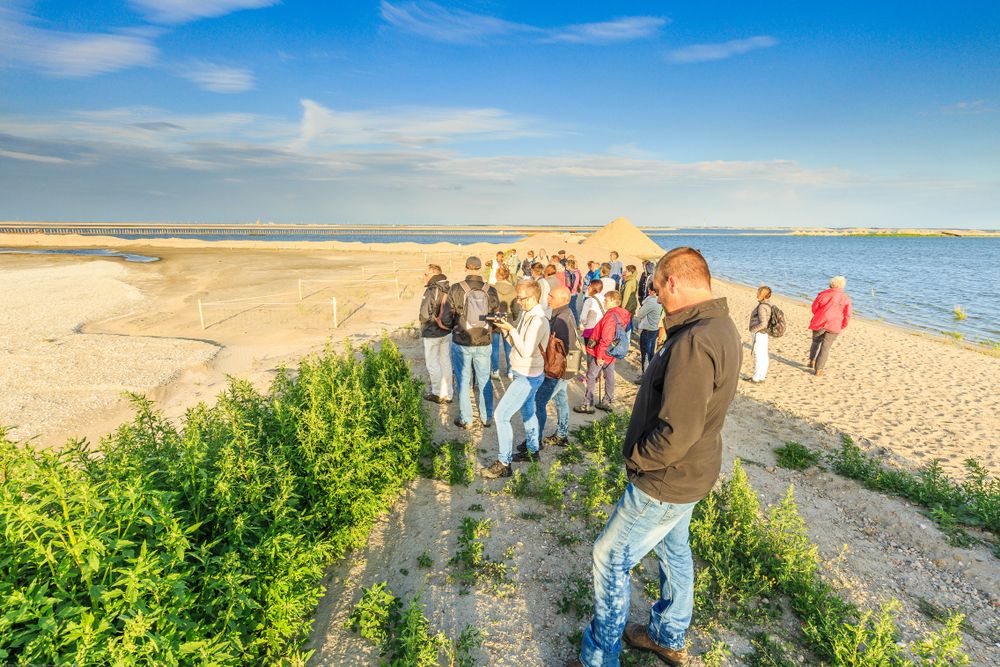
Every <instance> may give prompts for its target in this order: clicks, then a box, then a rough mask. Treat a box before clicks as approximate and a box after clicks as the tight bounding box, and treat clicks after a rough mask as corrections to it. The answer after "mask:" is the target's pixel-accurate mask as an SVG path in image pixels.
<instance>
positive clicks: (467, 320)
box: [458, 280, 490, 333]
mask: <svg viewBox="0 0 1000 667" xmlns="http://www.w3.org/2000/svg"><path fill="white" fill-rule="evenodd" d="M459 285H461V286H462V291H463V292H464V293H465V299H464V301H463V304H462V316H461V317H459V318H458V324H459V326H460V327H462V328H463V329H465V330H466V331H472V330H474V329H481V330H483V331H482V333H485V330H486V329H487V328H489V327H490V323H489V322H487V321H486V315H488V314H489V312H490V298H489V294H487V292H486V285H483V286H482V288H481V289H472V287H471V286H470V285H469V283H467V282H465V281H464V280H463V281H462V282H460V283H459Z"/></svg>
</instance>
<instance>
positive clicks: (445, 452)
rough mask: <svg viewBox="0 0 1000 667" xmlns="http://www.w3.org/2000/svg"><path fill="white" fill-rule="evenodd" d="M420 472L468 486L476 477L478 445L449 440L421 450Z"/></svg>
mask: <svg viewBox="0 0 1000 667" xmlns="http://www.w3.org/2000/svg"><path fill="white" fill-rule="evenodd" d="M420 473H421V474H422V475H423V476H424V477H429V478H431V479H436V480H438V481H441V482H445V483H447V484H449V485H452V486H454V485H456V484H460V485H462V486H468V485H469V484H471V483H472V481H473V480H474V479H475V478H476V447H475V445H473V444H472V443H471V442H458V441H454V440H449V441H448V442H442V443H440V444H437V445H433V446H430V447H427V448H425V450H424V451H423V452H421V466H420Z"/></svg>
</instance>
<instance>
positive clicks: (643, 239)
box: [587, 218, 664, 260]
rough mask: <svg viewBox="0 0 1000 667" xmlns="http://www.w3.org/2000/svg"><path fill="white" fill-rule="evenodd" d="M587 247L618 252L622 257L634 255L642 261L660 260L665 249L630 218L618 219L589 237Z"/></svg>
mask: <svg viewBox="0 0 1000 667" xmlns="http://www.w3.org/2000/svg"><path fill="white" fill-rule="evenodd" d="M587 245H595V246H600V247H603V248H610V249H612V250H617V251H618V253H619V254H620V255H632V256H635V257H638V258H640V259H653V260H655V259H659V258H660V257H661V256H662V255H663V252H664V251H663V248H661V247H660V246H658V245H657V244H656V242H655V241H653V239H651V238H649V237H648V236H646V234H645V233H644V232H642V231H641V230H640V229H639V228H638V227H636V226H635V225H633V224H632V223H631V222H629V220H628V218H616V219H614V220H612V221H611V222H610V223H608V224H607V225H605V226H604V227H601V228H600V229H598V230H597V231H596V232H594V233H593V234H591V235H590V236H588V237H587Z"/></svg>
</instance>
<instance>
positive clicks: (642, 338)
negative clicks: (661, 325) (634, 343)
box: [639, 329, 660, 371]
mask: <svg viewBox="0 0 1000 667" xmlns="http://www.w3.org/2000/svg"><path fill="white" fill-rule="evenodd" d="M658 333H660V332H659V331H649V330H647V329H644V330H643V331H640V332H639V354H640V355H641V357H640V358H641V360H642V370H643V371H645V370H646V364H647V363H649V362H650V361H651V360H652V359H653V354H655V353H656V335H657V334H658Z"/></svg>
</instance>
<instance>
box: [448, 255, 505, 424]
mask: <svg viewBox="0 0 1000 667" xmlns="http://www.w3.org/2000/svg"><path fill="white" fill-rule="evenodd" d="M482 268H483V263H482V261H481V260H480V259H479V258H478V257H469V258H468V259H467V260H465V273H466V276H465V280H463V281H461V282H458V283H455V284H454V285H452V286H451V289H449V290H448V299H447V300H446V301H445V308H444V317H442V318H441V319H442V322H443V323H444V324H445V325H447V326H450V327H451V330H452V340H453V342H454V343H455V345H456V346H457V347H458V351H459V356H460V358H461V373H459V375H458V379H459V387H458V417H456V418H455V426H458V427H460V428H464V429H467V428H469V427H470V426H471V424H472V396H471V393H470V392H471V391H472V382H473V380H475V383H476V387H477V388H478V390H479V402H478V405H479V420H480V422H481V423H482V425H483V426H484V427H487V428H488V427H490V426H492V425H493V383H492V382H490V353H491V351H492V349H491V348H492V344H493V327H492V326H491V325H490V323H489V322H487V321H486V319H485V317H486V315H488V314H489V313H495V312H497V309H498V308H499V307H500V299H499V298H498V297H497V291H496V289H494V288H493V287H491V286H490V285H487V284H486V282H485V281H484V280H483V277H482V275H480V273H481V272H482Z"/></svg>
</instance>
